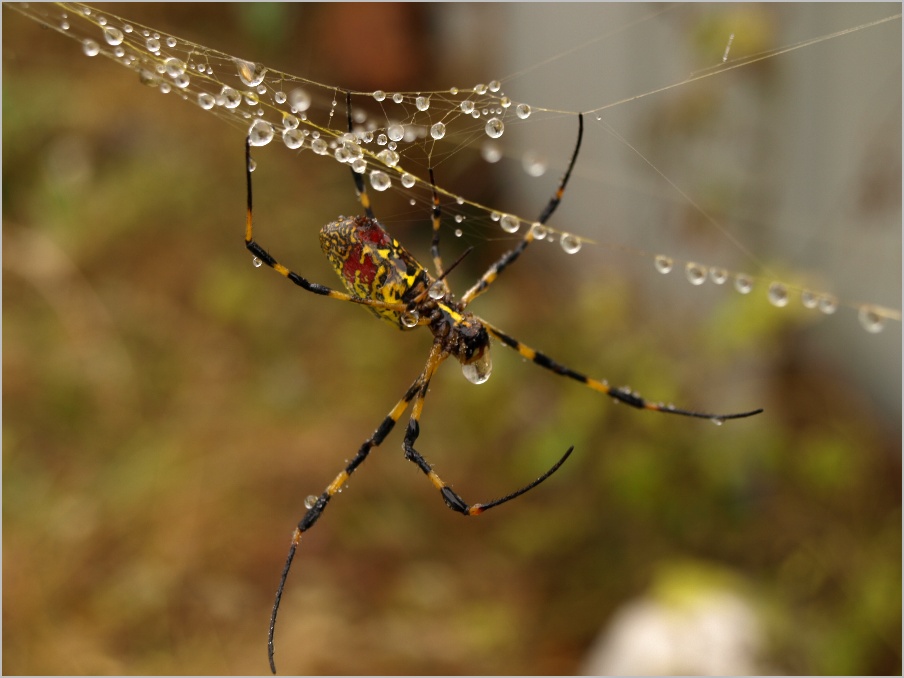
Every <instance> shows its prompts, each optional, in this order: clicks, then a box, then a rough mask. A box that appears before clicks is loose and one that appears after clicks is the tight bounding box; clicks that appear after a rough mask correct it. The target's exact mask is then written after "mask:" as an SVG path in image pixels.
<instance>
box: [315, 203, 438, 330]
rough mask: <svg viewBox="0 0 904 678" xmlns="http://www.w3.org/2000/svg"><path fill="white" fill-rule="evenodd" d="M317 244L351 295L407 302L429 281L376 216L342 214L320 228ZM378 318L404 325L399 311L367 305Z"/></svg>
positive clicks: (423, 270)
mask: <svg viewBox="0 0 904 678" xmlns="http://www.w3.org/2000/svg"><path fill="white" fill-rule="evenodd" d="M320 247H321V248H322V249H323V253H324V254H326V256H327V258H328V259H329V260H330V263H331V264H332V265H333V269H334V270H335V271H336V273H337V274H338V275H339V277H340V278H342V282H343V283H344V284H345V287H346V289H347V290H348V291H349V293H350V294H353V295H354V296H356V297H359V298H361V299H371V300H373V301H382V302H386V303H390V304H407V303H408V302H410V301H411V300H412V299H414V298H415V297H417V296H418V295H420V294H422V293H423V291H424V290H426V289H427V287H428V286H429V284H430V275H429V274H428V273H427V271H426V269H425V268H424V267H423V266H421V265H420V263H418V261H417V259H415V258H414V256H413V255H412V254H411V253H410V252H409V251H408V250H406V249H405V248H404V247H402V245H400V244H399V242H398V241H396V240H394V239H393V238H392V237H391V236H390V235H389V234H388V233H387V232H386V230H385V229H384V228H383V227H382V226H380V224H379V222H377V220H376V219H371V218H369V217H365V216H357V217H343V218H340V219H339V220H337V221H333V222H331V223H329V224H327V225H326V226H324V227H323V228H322V229H321V231H320ZM367 308H368V309H369V310H370V311H371V312H372V313H373V314H374V315H376V316H377V317H378V318H382V319H383V320H386V321H387V322H390V323H392V324H393V325H395V326H396V327H403V325H402V323H401V319H402V318H401V315H402V314H401V312H399V311H396V310H393V309H388V308H377V307H374V306H368V307H367Z"/></svg>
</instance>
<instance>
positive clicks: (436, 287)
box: [427, 280, 446, 299]
mask: <svg viewBox="0 0 904 678" xmlns="http://www.w3.org/2000/svg"><path fill="white" fill-rule="evenodd" d="M427 294H428V295H429V296H430V298H431V299H442V298H443V297H444V296H445V295H446V286H445V285H444V284H443V281H442V280H437V281H436V282H435V283H433V284H432V285H430V289H428V290H427Z"/></svg>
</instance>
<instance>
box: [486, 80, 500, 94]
mask: <svg viewBox="0 0 904 678" xmlns="http://www.w3.org/2000/svg"><path fill="white" fill-rule="evenodd" d="M489 88H490V91H491V92H498V91H499V90H500V89H501V88H502V83H501V82H499V81H498V80H490V84H489Z"/></svg>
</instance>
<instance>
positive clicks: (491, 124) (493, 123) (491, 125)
mask: <svg viewBox="0 0 904 678" xmlns="http://www.w3.org/2000/svg"><path fill="white" fill-rule="evenodd" d="M485 129H486V133H487V136H489V137H490V138H492V139H498V138H499V137H501V136H502V132H503V131H504V130H505V125H504V124H503V123H502V120H500V119H499V118H490V119H489V120H487V124H486V127H485Z"/></svg>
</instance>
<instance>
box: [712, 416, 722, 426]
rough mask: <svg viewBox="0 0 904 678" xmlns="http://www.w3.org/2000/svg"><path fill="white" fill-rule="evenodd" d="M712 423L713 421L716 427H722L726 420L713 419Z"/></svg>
mask: <svg viewBox="0 0 904 678" xmlns="http://www.w3.org/2000/svg"><path fill="white" fill-rule="evenodd" d="M710 421H711V422H712V423H714V424H715V425H716V426H721V425H722V424H724V423H725V420H724V419H720V418H719V417H713V418H712V419H710Z"/></svg>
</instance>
